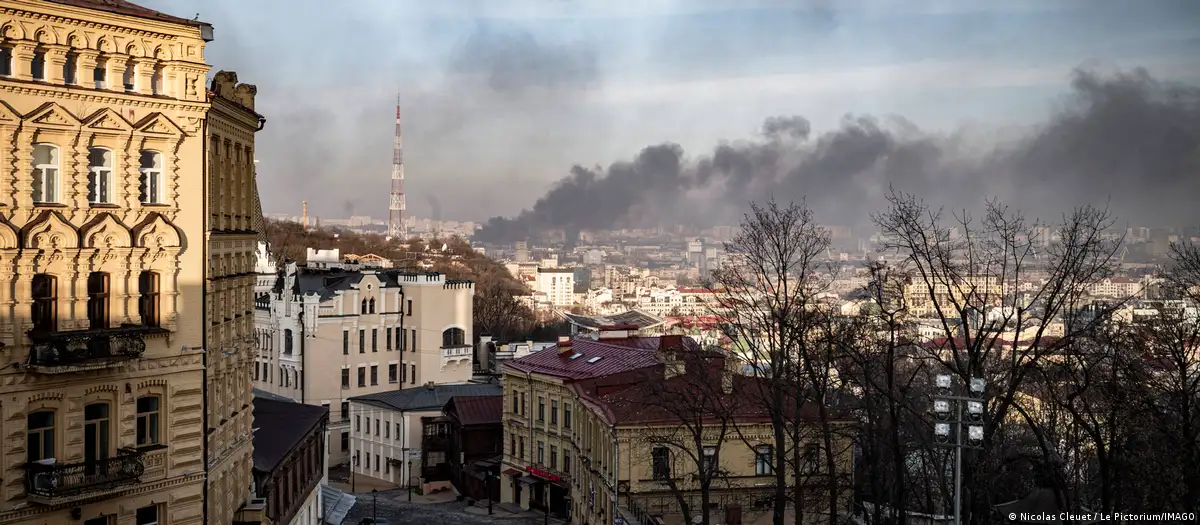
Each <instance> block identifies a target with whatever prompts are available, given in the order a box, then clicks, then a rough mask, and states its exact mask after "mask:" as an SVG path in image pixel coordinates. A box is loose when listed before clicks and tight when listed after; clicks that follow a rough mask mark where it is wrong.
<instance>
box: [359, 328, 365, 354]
mask: <svg viewBox="0 0 1200 525" xmlns="http://www.w3.org/2000/svg"><path fill="white" fill-rule="evenodd" d="M358 353H360V354H365V353H367V331H366V330H365V329H361V328H360V329H359V330H358Z"/></svg>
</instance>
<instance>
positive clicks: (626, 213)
mask: <svg viewBox="0 0 1200 525" xmlns="http://www.w3.org/2000/svg"><path fill="white" fill-rule="evenodd" d="M981 131H982V132H981ZM889 186H891V187H894V188H896V189H897V190H900V191H904V192H909V193H914V194H917V195H919V196H922V197H925V198H928V199H929V200H930V201H931V203H932V204H934V205H939V206H946V207H948V208H951V209H964V208H966V209H972V208H976V207H978V206H979V205H981V204H982V202H983V201H984V200H985V199H986V198H988V197H998V198H1000V199H1001V200H1002V201H1004V202H1006V203H1007V204H1010V205H1014V206H1016V207H1018V208H1020V209H1021V210H1023V211H1025V212H1027V213H1030V214H1032V215H1035V216H1040V217H1043V218H1047V219H1054V218H1056V217H1058V216H1059V215H1060V214H1061V213H1064V212H1066V211H1068V210H1069V208H1071V207H1073V206H1077V205H1080V204H1087V203H1091V204H1098V205H1101V206H1105V205H1107V206H1109V207H1110V209H1112V211H1114V212H1115V213H1116V214H1117V215H1118V217H1119V218H1120V219H1121V220H1122V221H1128V222H1130V223H1132V224H1143V225H1156V226H1178V225H1185V224H1188V225H1190V223H1191V222H1193V221H1195V220H1196V219H1197V217H1198V216H1197V214H1196V213H1195V211H1194V198H1195V196H1196V195H1200V89H1197V88H1196V87H1195V86H1186V85H1179V84H1169V83H1165V82H1160V81H1158V80H1156V79H1154V78H1152V77H1151V76H1150V75H1149V74H1148V73H1147V72H1146V71H1145V70H1142V69H1137V70H1133V71H1129V72H1122V73H1115V74H1112V75H1101V74H1098V73H1095V72H1093V71H1089V70H1083V69H1080V70H1076V71H1075V72H1074V75H1073V80H1072V83H1071V91H1070V94H1069V95H1068V96H1067V98H1066V99H1065V100H1064V103H1063V104H1062V105H1061V107H1060V108H1059V109H1058V110H1057V111H1055V112H1054V113H1053V114H1051V115H1049V116H1048V118H1047V119H1046V120H1045V121H1044V122H1042V123H1040V124H1039V125H1037V126H1035V127H1033V128H1032V129H1031V130H1030V131H1029V132H1026V133H1024V134H1022V135H1021V136H1019V137H1016V138H1014V139H1010V140H1004V139H1001V138H998V137H997V136H996V133H995V130H974V129H965V128H964V129H960V130H958V131H956V132H954V133H950V134H935V133H930V132H926V131H923V130H921V129H920V128H918V127H917V126H916V125H915V124H914V123H912V122H909V121H908V120H906V119H904V118H901V117H889V118H878V117H873V116H866V115H847V116H846V117H845V118H844V119H843V120H842V122H841V125H840V127H839V128H837V129H835V130H832V131H828V132H824V133H820V134H815V135H814V134H813V132H812V130H811V126H810V124H809V121H808V120H807V119H805V118H804V117H801V116H778V117H771V118H768V119H766V120H765V121H764V123H763V125H762V129H761V132H760V134H759V136H758V137H755V138H753V139H749V140H744V141H738V142H727V143H722V144H720V145H718V146H717V147H716V148H715V149H714V150H713V151H712V152H710V153H706V154H704V155H701V156H699V157H695V158H689V157H688V156H687V155H686V154H685V152H684V151H683V149H682V148H681V147H680V146H678V145H675V144H669V143H668V144H659V145H653V146H648V147H646V148H644V149H643V150H641V151H640V152H639V153H638V154H637V155H636V156H634V157H633V158H632V159H630V160H625V161H619V162H615V163H613V164H611V165H610V166H608V167H607V168H602V167H600V166H596V167H593V168H587V167H583V166H578V165H577V166H574V167H573V168H572V169H571V170H570V174H569V175H568V176H566V177H565V178H563V179H561V180H560V181H559V182H558V183H557V184H555V186H554V187H553V188H552V189H551V190H550V191H549V192H548V193H546V195H545V196H543V197H542V198H541V199H539V200H538V201H537V203H536V204H535V205H534V206H533V208H532V209H526V210H523V211H522V212H520V214H518V215H517V216H515V217H507V218H506V217H494V218H492V219H490V220H489V221H488V222H487V224H486V225H485V226H484V228H483V229H482V230H480V231H479V232H477V234H476V237H475V238H476V239H477V240H480V241H484V242H510V241H514V240H520V239H525V238H529V237H531V236H534V235H536V233H538V232H541V231H544V230H548V229H552V228H560V229H567V230H589V229H611V228H620V227H639V226H655V225H665V224H680V223H682V224H692V225H697V226H711V225H717V224H735V223H736V222H737V220H738V218H739V217H740V214H741V212H742V211H743V210H744V208H745V206H746V204H747V203H748V202H749V201H754V200H762V199H765V198H768V197H774V198H775V199H777V200H784V201H788V200H795V201H799V200H801V199H804V200H805V202H806V203H807V204H808V205H809V206H810V207H812V208H813V210H814V212H815V213H816V214H817V217H818V219H819V220H821V221H822V222H825V223H828V224H838V225H850V226H852V225H862V224H866V223H867V222H868V221H869V217H870V214H871V213H872V212H873V211H876V210H878V209H879V208H880V207H881V206H882V202H883V199H882V197H883V193H884V192H885V191H886V190H887V188H888V187H889Z"/></svg>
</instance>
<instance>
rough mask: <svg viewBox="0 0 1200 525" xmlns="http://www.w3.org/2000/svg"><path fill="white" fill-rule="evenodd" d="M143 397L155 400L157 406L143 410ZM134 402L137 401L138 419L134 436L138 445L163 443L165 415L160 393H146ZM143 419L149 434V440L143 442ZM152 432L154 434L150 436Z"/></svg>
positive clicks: (145, 445)
mask: <svg viewBox="0 0 1200 525" xmlns="http://www.w3.org/2000/svg"><path fill="white" fill-rule="evenodd" d="M143 399H147V400H153V401H154V403H155V406H154V408H153V410H143V409H142V406H141V403H142V400H143ZM134 403H135V404H134V407H135V408H134V411H135V413H136V419H135V421H136V430H135V437H134V439H135V443H136V444H137V446H138V447H139V448H141V447H151V446H156V445H161V444H162V417H163V412H162V405H163V403H162V396H161V395H159V394H146V395H144V396H138V398H137V400H136V401H135V402H134ZM143 419H144V426H145V430H146V434H147V436H148V438H147V439H148V441H145V442H143V441H142V439H141V437H142V430H143ZM151 434H152V436H150V435H151Z"/></svg>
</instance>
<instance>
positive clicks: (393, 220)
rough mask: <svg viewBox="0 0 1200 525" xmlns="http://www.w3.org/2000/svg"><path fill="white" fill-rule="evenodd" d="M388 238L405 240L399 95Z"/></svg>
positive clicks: (393, 149) (393, 147)
mask: <svg viewBox="0 0 1200 525" xmlns="http://www.w3.org/2000/svg"><path fill="white" fill-rule="evenodd" d="M388 237H390V238H392V239H399V240H407V239H408V229H407V228H405V227H404V139H403V138H402V137H401V135H400V95H396V142H395V143H394V144H393V146H392V191H391V197H390V198H389V200H388Z"/></svg>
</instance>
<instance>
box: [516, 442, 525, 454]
mask: <svg viewBox="0 0 1200 525" xmlns="http://www.w3.org/2000/svg"><path fill="white" fill-rule="evenodd" d="M517 448H518V450H519V451H520V454H518V455H517V457H518V458H521V459H525V438H523V437H518V438H517Z"/></svg>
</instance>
